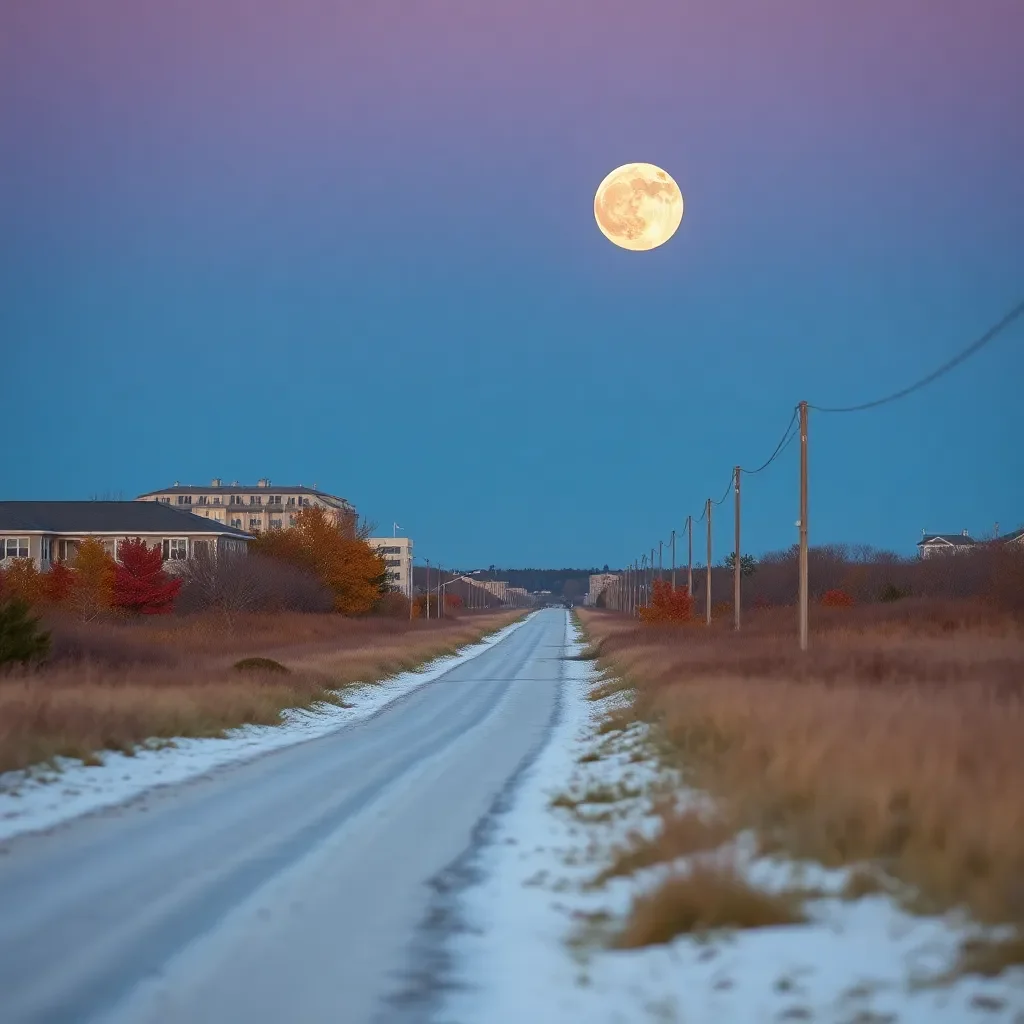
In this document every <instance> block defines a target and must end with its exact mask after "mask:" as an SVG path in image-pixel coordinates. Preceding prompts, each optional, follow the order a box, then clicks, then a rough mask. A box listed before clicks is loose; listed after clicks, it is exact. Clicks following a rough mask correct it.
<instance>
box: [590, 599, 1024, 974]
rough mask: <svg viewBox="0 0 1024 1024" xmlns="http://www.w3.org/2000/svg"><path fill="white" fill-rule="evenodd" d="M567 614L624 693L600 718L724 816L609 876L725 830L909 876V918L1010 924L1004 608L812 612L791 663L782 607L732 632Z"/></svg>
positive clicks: (1017, 805) (676, 824)
mask: <svg viewBox="0 0 1024 1024" xmlns="http://www.w3.org/2000/svg"><path fill="white" fill-rule="evenodd" d="M580 618H581V620H582V622H583V624H584V627H585V629H586V631H587V633H588V635H589V638H590V641H591V645H592V646H591V653H592V654H595V655H597V657H598V664H599V665H600V666H601V667H603V668H605V669H606V670H608V671H609V673H612V674H614V675H615V676H618V677H619V678H620V679H621V680H622V684H620V685H628V686H629V687H631V688H633V689H634V690H635V701H634V703H633V705H632V708H631V709H630V710H629V711H628V712H627V713H626V714H625V715H623V714H622V713H621V712H620V713H619V717H618V719H617V721H615V722H612V723H610V724H609V725H608V726H607V727H608V728H614V727H616V726H621V725H624V724H628V722H629V721H633V720H637V719H639V720H643V721H648V722H651V723H656V729H655V736H656V737H657V739H658V740H659V741H660V742H659V744H658V749H659V752H660V755H661V756H662V757H664V758H665V759H666V760H667V761H668V762H670V763H672V764H674V765H675V766H677V767H681V768H682V769H683V771H684V772H685V773H686V777H687V778H689V779H690V780H691V781H692V784H693V785H694V786H696V787H698V788H700V789H703V790H705V791H707V792H708V793H710V794H711V795H712V796H713V797H714V798H715V799H716V802H717V805H718V807H719V809H720V814H721V820H720V821H719V822H715V823H712V824H710V825H709V824H707V823H702V822H699V821H695V820H671V819H670V818H667V819H666V821H665V827H664V831H663V833H662V835H661V836H660V837H659V838H657V839H656V840H655V841H654V842H653V843H648V844H645V845H644V844H641V846H639V847H637V848H635V849H631V850H625V851H622V852H621V855H620V858H619V864H618V865H617V867H613V869H612V871H613V872H614V871H616V870H621V871H626V872H628V871H629V870H631V869H633V868H634V867H635V866H636V865H638V864H639V865H642V864H649V863H656V862H659V861H667V860H670V859H673V858H675V857H677V856H681V855H686V854H690V853H693V852H697V851H699V850H703V849H706V848H707V847H709V846H712V845H714V843H715V842H717V841H718V840H719V839H720V836H721V834H722V830H723V828H724V829H725V831H726V832H727V833H729V834H732V833H735V832H736V831H737V830H739V829H743V828H753V829H755V830H756V831H757V833H758V835H759V836H760V837H761V844H762V847H763V848H764V849H765V850H766V851H778V852H784V853H786V854H788V855H791V856H795V857H799V858H809V859H812V860H815V861H818V862H821V863H823V864H825V865H829V866H839V865H854V864H858V865H865V866H867V867H868V868H869V869H870V870H875V871H881V873H882V874H883V877H886V878H890V879H893V880H896V881H898V882H903V883H906V885H907V887H908V888H909V890H910V891H912V892H913V893H914V896H913V898H912V899H911V900H910V906H911V908H912V909H916V910H919V911H931V910H944V909H947V908H950V907H954V906H966V907H967V908H969V909H970V911H971V912H972V913H973V914H974V915H975V916H976V918H978V919H979V920H981V921H985V922H1000V923H1009V924H1014V925H1017V926H1019V927H1022V928H1024V619H1022V618H1021V615H1020V613H1019V612H1018V611H1013V612H1011V611H1000V610H997V609H995V608H994V607H993V606H991V605H986V604H984V603H981V602H976V601H969V600H963V601H941V600H928V599H916V600H906V601H900V602H896V603H894V604H890V605H874V606H864V607H854V608H848V609H824V608H820V607H813V608H812V609H811V630H812V631H811V638H810V649H809V650H808V651H807V652H805V653H803V654H802V653H801V652H800V651H799V649H798V645H797V636H796V611H795V609H794V608H773V609H768V610H765V611H748V612H745V621H744V623H743V628H742V630H741V631H740V633H739V634H737V633H735V632H734V631H733V629H732V623H731V610H730V613H729V615H728V616H723V619H722V620H720V621H717V622H713V623H712V624H711V626H710V627H708V626H705V625H704V624H703V622H700V623H699V624H698V623H692V624H687V625H682V626H674V627H656V626H641V625H638V624H637V623H636V622H635V620H633V619H630V618H627V617H626V616H624V615H619V614H616V613H611V612H602V611H594V610H582V611H581V612H580ZM611 685H613V686H614V685H615V684H614V683H612V684H611ZM605 690H606V691H607V686H606V687H605ZM859 877H861V878H864V877H867V875H866V874H861V875H860V876H859ZM860 888H863V887H860ZM727 889H728V891H729V892H730V893H732V894H733V897H732V898H733V900H734V899H735V887H727ZM683 895H685V894H683ZM851 895H853V893H852V892H851ZM672 898H673V900H676V901H677V902H678V899H681V898H682V896H681V895H680V893H678V892H675V893H673V894H672ZM686 899H690V897H689V896H686ZM670 902H671V901H670ZM652 906H654V904H650V901H648V902H645V903H643V905H642V906H638V907H637V908H636V910H635V914H636V915H640V917H638V918H636V919H635V920H634V921H633V923H632V924H631V925H630V926H629V927H630V930H629V931H628V932H627V934H628V935H629V936H631V938H630V939H629V942H630V943H633V942H636V941H639V940H638V938H637V936H638V935H657V934H658V933H659V927H660V926H659V925H658V924H657V923H651V922H650V921H649V920H648V918H650V917H651V915H652V913H653V910H652ZM662 906H665V904H664V903H662ZM692 912H693V913H711V912H712V911H711V910H705V909H702V908H700V907H697V908H695V909H693V911H692ZM730 913H732V916H735V912H734V911H732V912H730ZM684 916H685V915H684ZM641 918H642V919H641ZM1020 945H1021V944H1020V943H1017V948H1018V949H1019V952H1020V955H1021V958H1024V949H1020V948H1019V947H1020ZM1006 949H1007V950H1009V949H1010V946H1009V945H1008V946H1007V947H1006ZM1010 958H1011V959H1015V957H1014V956H1011V957H1010Z"/></svg>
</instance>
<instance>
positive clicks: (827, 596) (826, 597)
mask: <svg viewBox="0 0 1024 1024" xmlns="http://www.w3.org/2000/svg"><path fill="white" fill-rule="evenodd" d="M821 603H822V605H823V607H825V608H852V607H853V598H852V597H850V595H849V594H848V593H846V591H845V590H839V589H838V588H837V589H835V590H826V591H825V593H824V594H823V595H822V598H821Z"/></svg>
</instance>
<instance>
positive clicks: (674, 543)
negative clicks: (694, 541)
mask: <svg viewBox="0 0 1024 1024" xmlns="http://www.w3.org/2000/svg"><path fill="white" fill-rule="evenodd" d="M675 589H676V531H675V530H673V531H672V592H673V593H675Z"/></svg>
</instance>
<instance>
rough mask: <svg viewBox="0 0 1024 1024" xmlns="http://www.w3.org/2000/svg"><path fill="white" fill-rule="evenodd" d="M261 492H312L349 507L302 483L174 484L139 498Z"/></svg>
mask: <svg viewBox="0 0 1024 1024" xmlns="http://www.w3.org/2000/svg"><path fill="white" fill-rule="evenodd" d="M263 492H268V493H273V494H312V495H315V496H316V497H318V498H324V499H328V500H330V501H338V502H341V503H342V504H343V505H348V506H349V507H351V503H350V502H349V501H348V499H347V498H342V497H340V496H339V495H337V494H328V493H327V491H320V490H317V488H315V487H304V486H303V485H302V484H295V485H284V484H273V485H271V484H269V483H266V484H205V485H204V484H175V485H174V486H173V487H159V488H157V489H156V490H155V491H146V493H145V494H140V495H139V497H140V498H152V497H153V496H154V495H157V494H211V493H213V494H262V493H263Z"/></svg>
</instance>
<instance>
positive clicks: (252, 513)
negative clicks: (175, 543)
mask: <svg viewBox="0 0 1024 1024" xmlns="http://www.w3.org/2000/svg"><path fill="white" fill-rule="evenodd" d="M135 500H136V501H150V502H157V503H159V504H162V505H170V506H172V507H173V508H179V509H184V510H185V511H187V512H191V513H193V514H194V515H197V516H202V517H203V518H204V519H211V520H214V521H216V522H219V523H226V524H227V525H229V526H233V527H234V528H235V529H238V530H245V531H246V532H248V533H263V532H265V531H267V530H287V529H289V528H290V527H292V526H294V525H295V521H296V516H297V515H298V513H299V512H300V511H301V510H302V509H303V508H311V507H312V508H321V509H323V510H324V512H326V513H327V515H328V516H329V517H330V518H332V519H333V520H334V522H336V523H337V524H338V525H339V526H340V525H343V524H348V525H350V526H351V527H352V528H353V529H354V528H355V526H356V520H357V518H358V516H357V513H356V510H355V508H354V507H353V506H352V504H351V503H350V502H349V501H347V500H346V499H345V498H340V497H338V495H336V494H328V493H327V492H326V491H321V490H318V489H317V488H316V486H315V485H314V486H313V487H306V486H304V485H303V484H289V485H287V486H285V485H282V484H271V481H270V480H269V479H268V478H267V477H264V478H262V479H261V480H259V481H257V482H256V483H255V484H240V483H238V481H237V480H236V481H234V482H232V483H230V484H226V483H224V481H223V480H221V479H220V478H219V477H218V478H214V479H213V480H211V481H210V484H209V486H202V485H197V484H181V483H179V482H178V481H177V480H175V481H174V486H173V487H164V488H163V489H162V490H158V491H147V492H146V493H145V494H140V495H139V496H138V497H137V498H136V499H135Z"/></svg>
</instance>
